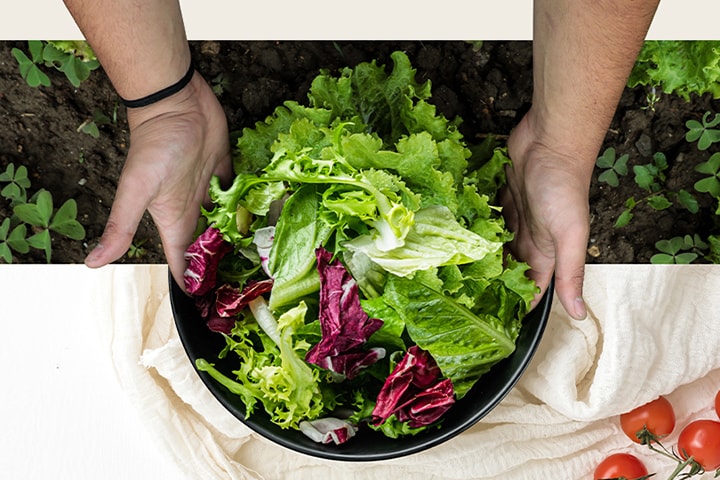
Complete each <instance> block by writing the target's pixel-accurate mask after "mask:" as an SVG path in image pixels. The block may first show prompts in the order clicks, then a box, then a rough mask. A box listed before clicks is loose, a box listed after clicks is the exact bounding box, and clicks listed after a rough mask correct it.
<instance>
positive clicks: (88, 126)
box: [77, 108, 111, 138]
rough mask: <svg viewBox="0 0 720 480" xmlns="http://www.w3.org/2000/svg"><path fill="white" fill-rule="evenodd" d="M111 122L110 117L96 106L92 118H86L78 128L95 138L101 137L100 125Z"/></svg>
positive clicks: (79, 130)
mask: <svg viewBox="0 0 720 480" xmlns="http://www.w3.org/2000/svg"><path fill="white" fill-rule="evenodd" d="M110 123H111V120H110V117H108V116H107V115H105V114H104V113H103V112H102V110H100V109H99V108H95V109H94V110H93V116H92V118H91V119H88V120H85V121H84V122H83V123H81V124H80V126H79V127H78V128H77V131H78V132H82V133H87V134H88V135H90V136H91V137H93V138H99V137H100V126H102V125H109V124H110Z"/></svg>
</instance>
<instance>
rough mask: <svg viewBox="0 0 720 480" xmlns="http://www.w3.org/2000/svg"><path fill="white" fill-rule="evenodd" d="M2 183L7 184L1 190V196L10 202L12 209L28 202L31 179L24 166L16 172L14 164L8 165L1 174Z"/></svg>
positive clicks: (0, 180)
mask: <svg viewBox="0 0 720 480" xmlns="http://www.w3.org/2000/svg"><path fill="white" fill-rule="evenodd" d="M0 182H3V183H7V185H5V186H4V187H3V189H2V190H0V196H2V197H3V198H5V199H7V200H9V201H10V206H11V207H12V206H15V205H18V204H20V203H25V202H26V201H27V189H28V188H30V179H29V178H28V171H27V168H25V166H24V165H20V166H19V167H18V168H17V170H16V169H15V165H14V164H12V163H10V164H8V166H7V168H6V169H5V171H4V172H2V173H0Z"/></svg>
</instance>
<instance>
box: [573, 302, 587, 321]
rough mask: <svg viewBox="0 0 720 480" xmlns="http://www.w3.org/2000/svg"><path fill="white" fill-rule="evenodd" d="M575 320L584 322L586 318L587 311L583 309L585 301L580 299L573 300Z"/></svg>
mask: <svg viewBox="0 0 720 480" xmlns="http://www.w3.org/2000/svg"><path fill="white" fill-rule="evenodd" d="M574 317H575V320H585V319H586V318H587V309H586V308H585V300H583V299H582V297H577V298H576V299H575V315H574Z"/></svg>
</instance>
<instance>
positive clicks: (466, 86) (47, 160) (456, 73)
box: [0, 41, 718, 263]
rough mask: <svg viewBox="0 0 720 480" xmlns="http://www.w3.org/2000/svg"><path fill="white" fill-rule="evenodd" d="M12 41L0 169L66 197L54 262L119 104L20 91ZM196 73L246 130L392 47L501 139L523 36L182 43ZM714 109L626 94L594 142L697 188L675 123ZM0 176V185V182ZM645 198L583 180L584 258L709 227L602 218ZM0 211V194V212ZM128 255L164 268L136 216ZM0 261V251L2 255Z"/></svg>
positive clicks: (5, 209) (78, 254)
mask: <svg viewBox="0 0 720 480" xmlns="http://www.w3.org/2000/svg"><path fill="white" fill-rule="evenodd" d="M13 47H18V48H21V49H23V50H25V51H27V44H26V42H0V131H1V132H2V134H0V171H4V170H5V168H6V166H7V164H8V163H11V162H12V163H14V164H15V165H16V166H18V165H25V166H26V167H27V168H28V169H29V171H30V179H31V181H32V186H31V189H30V190H31V192H32V191H36V190H37V189H39V188H45V189H47V190H49V191H50V192H51V193H52V195H53V198H54V200H55V204H56V206H58V205H59V204H60V203H62V202H64V201H65V200H67V199H69V198H74V199H75V200H76V201H77V203H78V220H79V221H80V222H81V223H82V224H83V225H84V227H85V229H86V232H87V236H86V239H85V240H84V241H72V240H67V239H65V238H64V237H60V236H57V235H54V236H53V257H52V262H53V263H80V262H82V261H83V259H84V257H85V255H86V254H87V253H88V252H89V250H90V248H92V246H93V245H94V244H95V243H96V242H97V240H98V239H99V237H100V235H101V234H102V231H103V227H104V223H105V220H106V218H107V215H108V213H109V209H110V205H111V204H112V199H113V195H114V191H115V187H116V184H117V179H118V178H119V175H120V171H121V169H122V165H123V162H124V158H125V155H126V153H127V149H128V137H129V136H128V128H127V123H126V120H125V111H124V108H122V107H120V108H119V107H118V98H117V95H116V94H115V92H114V90H113V89H112V86H111V85H110V83H109V82H108V80H107V78H106V77H105V76H104V74H103V73H102V71H101V70H97V71H95V72H93V73H92V75H91V76H90V79H89V80H87V81H86V82H84V83H83V84H82V85H81V86H80V87H79V88H77V89H75V88H73V87H72V85H70V83H69V82H68V81H67V80H66V79H65V77H64V75H63V74H62V73H60V72H58V71H55V70H46V71H47V72H48V74H49V75H50V78H51V80H52V82H53V85H52V86H51V87H40V88H31V87H29V86H28V85H27V84H26V83H25V82H24V80H23V79H22V78H21V77H20V74H19V70H18V66H17V63H16V61H15V59H14V58H13V56H12V54H11V49H12V48H13ZM191 47H192V51H193V57H194V60H195V64H196V67H197V69H198V70H199V71H200V72H201V73H202V74H203V75H204V77H205V78H206V79H207V81H208V82H210V83H211V84H212V85H213V86H215V87H216V89H217V93H218V95H219V98H220V102H221V103H222V104H223V106H224V108H225V111H226V114H227V116H228V121H229V124H230V126H231V129H233V130H236V131H237V130H240V129H242V128H243V127H252V126H253V125H254V123H255V122H256V121H259V120H263V119H264V118H265V117H267V116H268V115H269V114H270V113H272V111H273V109H274V108H275V106H277V105H279V104H280V103H282V102H283V101H284V100H288V99H293V100H297V101H301V102H305V100H306V98H307V97H306V92H307V89H308V87H309V85H310V82H311V81H312V79H313V78H314V77H315V76H316V75H317V74H318V71H319V69H321V68H323V69H329V70H330V71H337V69H339V68H341V67H344V66H354V65H356V64H357V63H360V62H364V61H370V60H372V59H377V61H378V63H379V64H382V65H387V66H388V68H390V67H391V65H392V62H391V61H390V57H389V55H390V53H391V52H393V51H394V50H398V49H400V50H403V51H405V52H406V53H407V54H408V55H409V57H410V60H411V62H412V63H413V65H414V66H415V67H416V68H417V76H418V79H419V80H425V79H430V80H431V81H432V85H433V97H432V99H431V100H432V102H433V103H434V104H435V105H436V106H437V108H438V110H439V111H440V112H441V113H443V114H444V115H445V116H446V117H449V118H452V117H455V116H460V117H461V118H462V119H463V123H462V126H461V130H462V132H463V134H464V135H465V137H466V139H467V140H468V142H469V143H475V142H479V141H480V140H482V138H484V136H486V135H487V134H495V135H497V136H498V138H499V139H501V140H503V139H504V138H506V136H507V134H509V132H510V130H511V129H512V128H513V127H514V125H515V124H516V123H517V121H519V119H520V118H521V116H522V115H523V114H524V112H525V111H526V110H527V109H528V108H529V104H530V100H531V93H532V68H531V66H532V53H531V44H530V42H522V41H513V42H484V43H482V46H481V47H480V48H478V47H479V45H477V44H473V43H468V42H435V41H433V42H337V43H335V42H326V41H323V42H271V41H267V42H192V43H191ZM96 109H98V110H99V111H101V112H103V113H104V114H105V115H107V116H108V117H110V118H113V119H114V120H113V121H112V122H110V123H109V124H105V125H101V126H100V135H99V137H98V138H93V137H92V136H90V135H88V134H86V133H82V132H80V131H78V127H80V126H81V125H82V124H83V122H86V121H88V120H91V119H92V118H93V112H94V111H95V110H96ZM708 110H709V111H712V112H715V111H718V105H717V102H715V101H713V100H712V99H711V98H708V97H702V98H694V99H692V101H690V102H686V101H685V100H683V99H681V98H679V97H675V96H671V95H661V96H660V100H659V101H658V102H657V103H656V104H655V106H654V109H651V108H648V102H647V91H646V90H645V89H643V88H638V89H633V90H631V89H626V91H625V93H624V95H623V97H622V100H621V102H620V105H619V107H618V111H617V114H616V117H615V119H614V121H613V123H612V125H611V127H610V129H609V130H608V134H607V138H606V144H605V146H604V147H603V150H604V148H606V147H614V148H615V149H616V151H617V152H618V155H621V154H624V153H627V154H629V156H630V160H629V162H628V164H629V166H630V168H631V169H632V166H633V165H639V164H647V163H650V162H651V158H652V155H653V154H654V153H655V152H663V153H665V155H666V157H667V160H668V163H669V168H668V170H667V171H666V172H665V174H666V176H667V181H666V186H667V188H668V189H669V190H672V191H678V190H680V189H685V190H687V191H688V192H693V193H696V192H695V191H694V189H693V185H694V183H695V182H696V181H697V180H698V179H700V178H702V175H700V174H699V173H697V172H695V170H694V167H695V166H696V165H697V164H698V163H700V162H702V161H705V160H707V158H708V157H709V155H710V153H708V152H700V151H698V150H697V148H696V147H695V145H691V144H689V143H688V142H686V141H685V139H684V135H685V126H684V124H685V121H687V120H688V119H691V118H695V119H699V118H701V117H702V115H703V113H704V112H705V111H708ZM1 186H2V185H0V187H1ZM645 195H646V194H645V193H644V192H643V191H642V190H641V189H640V188H638V187H637V186H636V185H635V183H634V182H633V181H632V170H631V173H630V175H628V176H627V177H624V178H623V179H622V180H621V183H620V185H619V186H618V187H609V186H607V185H606V184H601V183H599V182H598V181H597V173H596V174H595V178H594V179H593V184H592V188H591V195H590V206H591V214H592V223H591V238H590V244H589V245H588V256H587V261H588V263H646V262H649V260H650V257H651V256H652V255H653V254H654V253H656V248H655V243H656V242H657V241H658V240H660V239H669V238H672V237H675V236H678V235H686V234H695V233H697V234H699V235H700V236H701V237H702V238H706V237H707V235H708V234H710V233H714V232H716V225H715V223H716V220H715V218H716V217H715V207H716V205H715V202H714V201H713V200H712V199H711V198H710V197H709V196H708V195H707V194H704V195H700V194H697V193H696V195H695V196H696V198H697V199H698V201H699V202H700V205H701V210H700V212H699V213H697V214H690V213H688V212H687V210H685V209H684V208H682V207H676V206H673V207H671V208H669V209H667V210H664V211H660V212H658V211H654V210H651V209H650V208H649V207H648V206H647V205H646V204H644V203H641V204H640V205H639V206H637V207H636V208H635V210H634V213H635V217H634V218H633V220H632V222H631V223H630V224H629V225H628V226H626V227H623V228H616V227H614V224H615V221H616V219H617V217H618V215H619V214H620V213H621V212H622V210H623V208H624V203H625V201H626V200H627V199H628V198H630V197H635V198H636V199H640V198H643V197H644V196H645ZM9 214H10V209H9V206H8V204H7V202H6V201H5V200H4V199H0V221H1V220H2V219H3V218H4V217H6V216H8V215H9ZM135 244H136V245H138V246H142V248H143V249H144V252H141V255H137V256H132V257H131V256H130V255H126V256H125V257H123V258H122V259H121V260H120V262H125V263H131V262H139V263H164V256H163V252H162V246H161V244H160V241H159V237H158V235H157V232H156V230H155V227H154V225H153V223H152V220H151V219H150V218H149V216H146V218H145V219H144V220H143V222H142V223H141V225H140V228H139V230H138V233H137V235H136V237H135ZM1 261H2V260H0V262H1ZM14 261H15V262H20V263H41V262H45V254H44V252H41V251H38V250H31V252H30V253H29V254H26V255H17V256H16V257H15V258H14Z"/></svg>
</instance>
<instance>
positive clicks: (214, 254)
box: [184, 227, 233, 296]
mask: <svg viewBox="0 0 720 480" xmlns="http://www.w3.org/2000/svg"><path fill="white" fill-rule="evenodd" d="M232 249H233V247H232V245H231V244H229V243H228V242H226V241H225V240H223V237H222V234H221V233H220V230H218V229H216V228H213V227H209V228H208V229H207V230H205V231H204V232H203V233H202V234H200V236H198V237H197V238H196V239H195V241H194V242H193V243H192V244H191V245H190V246H189V247H188V248H187V250H186V251H185V260H187V261H188V262H189V265H188V267H187V269H185V273H184V280H185V289H186V290H187V292H188V293H189V294H191V295H197V296H202V295H205V294H206V293H208V292H209V291H211V290H212V289H213V288H215V281H216V279H217V269H218V264H219V263H220V260H222V258H223V257H224V256H225V255H226V254H227V253H228V252H230V251H231V250H232Z"/></svg>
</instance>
